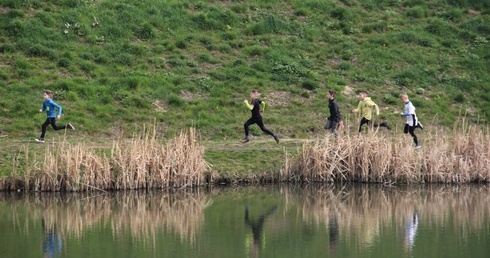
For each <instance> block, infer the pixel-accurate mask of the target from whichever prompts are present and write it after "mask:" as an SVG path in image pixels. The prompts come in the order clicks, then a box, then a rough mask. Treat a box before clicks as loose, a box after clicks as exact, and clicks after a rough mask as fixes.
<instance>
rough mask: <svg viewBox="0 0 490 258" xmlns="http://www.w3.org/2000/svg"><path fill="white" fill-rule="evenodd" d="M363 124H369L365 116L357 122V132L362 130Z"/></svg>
mask: <svg viewBox="0 0 490 258" xmlns="http://www.w3.org/2000/svg"><path fill="white" fill-rule="evenodd" d="M365 124H367V125H369V120H367V119H366V118H365V117H363V118H362V119H361V122H360V123H359V132H361V131H362V126H363V125H365Z"/></svg>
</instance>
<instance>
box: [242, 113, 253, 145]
mask: <svg viewBox="0 0 490 258" xmlns="http://www.w3.org/2000/svg"><path fill="white" fill-rule="evenodd" d="M255 123H256V121H255V120H254V119H253V118H250V119H248V120H247V122H245V124H243V129H244V130H245V138H243V140H241V142H242V143H245V142H248V141H249V140H250V138H249V136H248V134H249V131H248V127H249V126H250V125H253V124H255Z"/></svg>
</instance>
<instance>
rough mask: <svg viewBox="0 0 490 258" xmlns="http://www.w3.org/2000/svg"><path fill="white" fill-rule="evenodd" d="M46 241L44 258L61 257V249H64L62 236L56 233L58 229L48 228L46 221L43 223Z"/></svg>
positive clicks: (44, 242)
mask: <svg viewBox="0 0 490 258" xmlns="http://www.w3.org/2000/svg"><path fill="white" fill-rule="evenodd" d="M41 224H42V228H43V232H44V241H43V256H44V257H46V258H48V257H49V258H52V257H57V256H60V254H61V249H62V248H63V240H62V239H61V236H60V235H59V234H58V233H57V232H56V227H53V228H49V229H48V228H47V227H46V225H45V222H44V219H43V220H42V221H41Z"/></svg>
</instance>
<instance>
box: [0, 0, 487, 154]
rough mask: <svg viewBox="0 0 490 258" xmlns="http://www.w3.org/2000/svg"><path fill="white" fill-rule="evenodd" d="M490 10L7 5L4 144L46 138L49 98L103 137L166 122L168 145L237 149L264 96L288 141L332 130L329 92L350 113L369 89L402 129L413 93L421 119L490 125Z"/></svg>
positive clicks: (271, 2) (60, 1) (2, 51)
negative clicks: (190, 133) (178, 139)
mask: <svg viewBox="0 0 490 258" xmlns="http://www.w3.org/2000/svg"><path fill="white" fill-rule="evenodd" d="M489 7H490V6H489V2H488V1H477V0H431V1H422V0H409V1H400V0H376V1H374V0H370V1H355V0H343V1H337V0H331V1H323V0H297V1H279V0H255V1H233V0H232V1H212V0H209V1H205V0H203V1H189V0H179V1H177V0H168V1H158V0H141V1H129V0H118V1H105V0H46V1H41V0H25V1H18V0H3V1H2V2H1V3H0V67H1V69H0V94H1V96H2V98H1V99H0V110H1V112H2V116H0V136H5V135H8V136H9V137H13V138H17V137H19V138H20V137H22V139H26V138H29V139H31V138H34V137H37V136H38V134H39V129H38V127H39V126H40V124H41V123H42V122H43V121H44V119H45V115H44V114H39V113H37V110H38V109H39V108H40V107H41V104H42V91H43V90H44V89H51V90H53V91H54V92H55V100H56V101H57V102H58V103H59V104H61V105H62V106H63V107H64V110H65V112H64V113H65V116H64V118H63V119H62V120H61V121H60V123H61V122H63V121H64V122H68V121H69V122H72V123H73V124H74V125H75V126H76V127H77V131H76V132H75V133H76V134H77V135H80V136H84V137H86V136H92V137H96V138H100V137H101V136H109V137H119V136H130V135H132V134H133V132H134V131H135V128H136V127H137V126H139V125H141V124H142V123H144V122H153V121H155V120H156V121H157V122H158V123H160V124H161V125H162V126H161V127H160V131H161V132H163V133H164V134H166V135H168V136H173V135H174V133H175V132H178V131H180V130H181V129H184V128H188V127H190V126H194V127H196V128H197V129H198V130H199V131H200V132H201V134H202V137H203V138H204V139H208V140H212V141H217V140H218V141H229V140H231V139H233V140H235V139H236V140H238V139H239V138H241V137H242V134H243V128H242V125H243V123H244V122H245V120H246V119H248V117H249V116H250V114H249V111H247V110H246V109H245V108H244V106H243V103H242V101H243V99H245V98H248V95H249V92H250V90H251V89H253V88H255V89H259V90H260V91H261V92H262V93H263V94H262V98H263V99H265V100H266V101H267V103H268V104H269V107H268V109H267V110H266V113H264V117H265V124H266V126H267V127H269V128H270V129H272V130H273V131H275V132H277V133H279V134H280V135H281V137H282V138H307V137H309V136H311V135H312V134H316V133H319V132H322V133H323V128H322V126H323V121H324V118H325V117H326V110H327V98H326V95H327V94H326V90H327V89H330V88H332V89H335V90H337V91H338V92H342V94H339V96H338V100H339V103H340V105H341V109H342V111H343V113H344V114H346V113H348V111H350V109H351V108H353V107H354V106H355V105H356V104H357V98H356V97H355V94H356V93H357V92H358V91H359V90H362V89H365V90H367V91H369V92H370V93H371V96H372V97H373V100H375V101H376V102H377V103H378V104H379V105H380V106H381V107H382V113H383V116H384V118H385V119H387V120H388V121H391V122H396V121H398V119H399V118H398V117H396V116H392V114H393V113H398V112H400V111H401V109H402V105H401V104H400V101H399V100H398V98H397V96H398V94H399V93H400V92H402V91H407V92H408V93H409V95H410V96H411V100H412V102H413V103H414V104H415V106H416V107H417V110H418V115H419V117H421V118H422V119H423V120H429V119H432V118H433V117H437V118H438V119H437V123H440V124H441V125H451V124H452V123H453V120H454V118H455V117H456V116H458V114H460V113H463V114H466V116H467V117H468V118H469V120H470V121H472V122H480V123H488V121H490V105H489V101H490V72H489V67H490V62H489V58H490V43H489V40H490V11H489ZM349 119H351V120H352V121H354V120H356V119H354V118H353V117H352V118H349ZM251 132H252V133H253V134H254V135H262V133H261V132H260V130H258V128H256V127H252V131H251ZM53 134H54V133H53V132H52V131H49V132H48V135H47V137H54V135H53ZM264 137H265V136H264ZM270 140H271V143H273V141H272V138H271V139H270ZM2 155H3V153H2ZM6 155H10V154H6ZM209 155H211V156H213V153H208V154H207V156H209Z"/></svg>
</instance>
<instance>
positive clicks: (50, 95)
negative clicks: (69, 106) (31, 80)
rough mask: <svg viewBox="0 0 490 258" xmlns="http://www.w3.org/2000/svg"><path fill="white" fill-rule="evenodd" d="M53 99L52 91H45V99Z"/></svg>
mask: <svg viewBox="0 0 490 258" xmlns="http://www.w3.org/2000/svg"><path fill="white" fill-rule="evenodd" d="M52 98H53V92H52V91H50V90H45V91H44V99H52Z"/></svg>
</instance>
